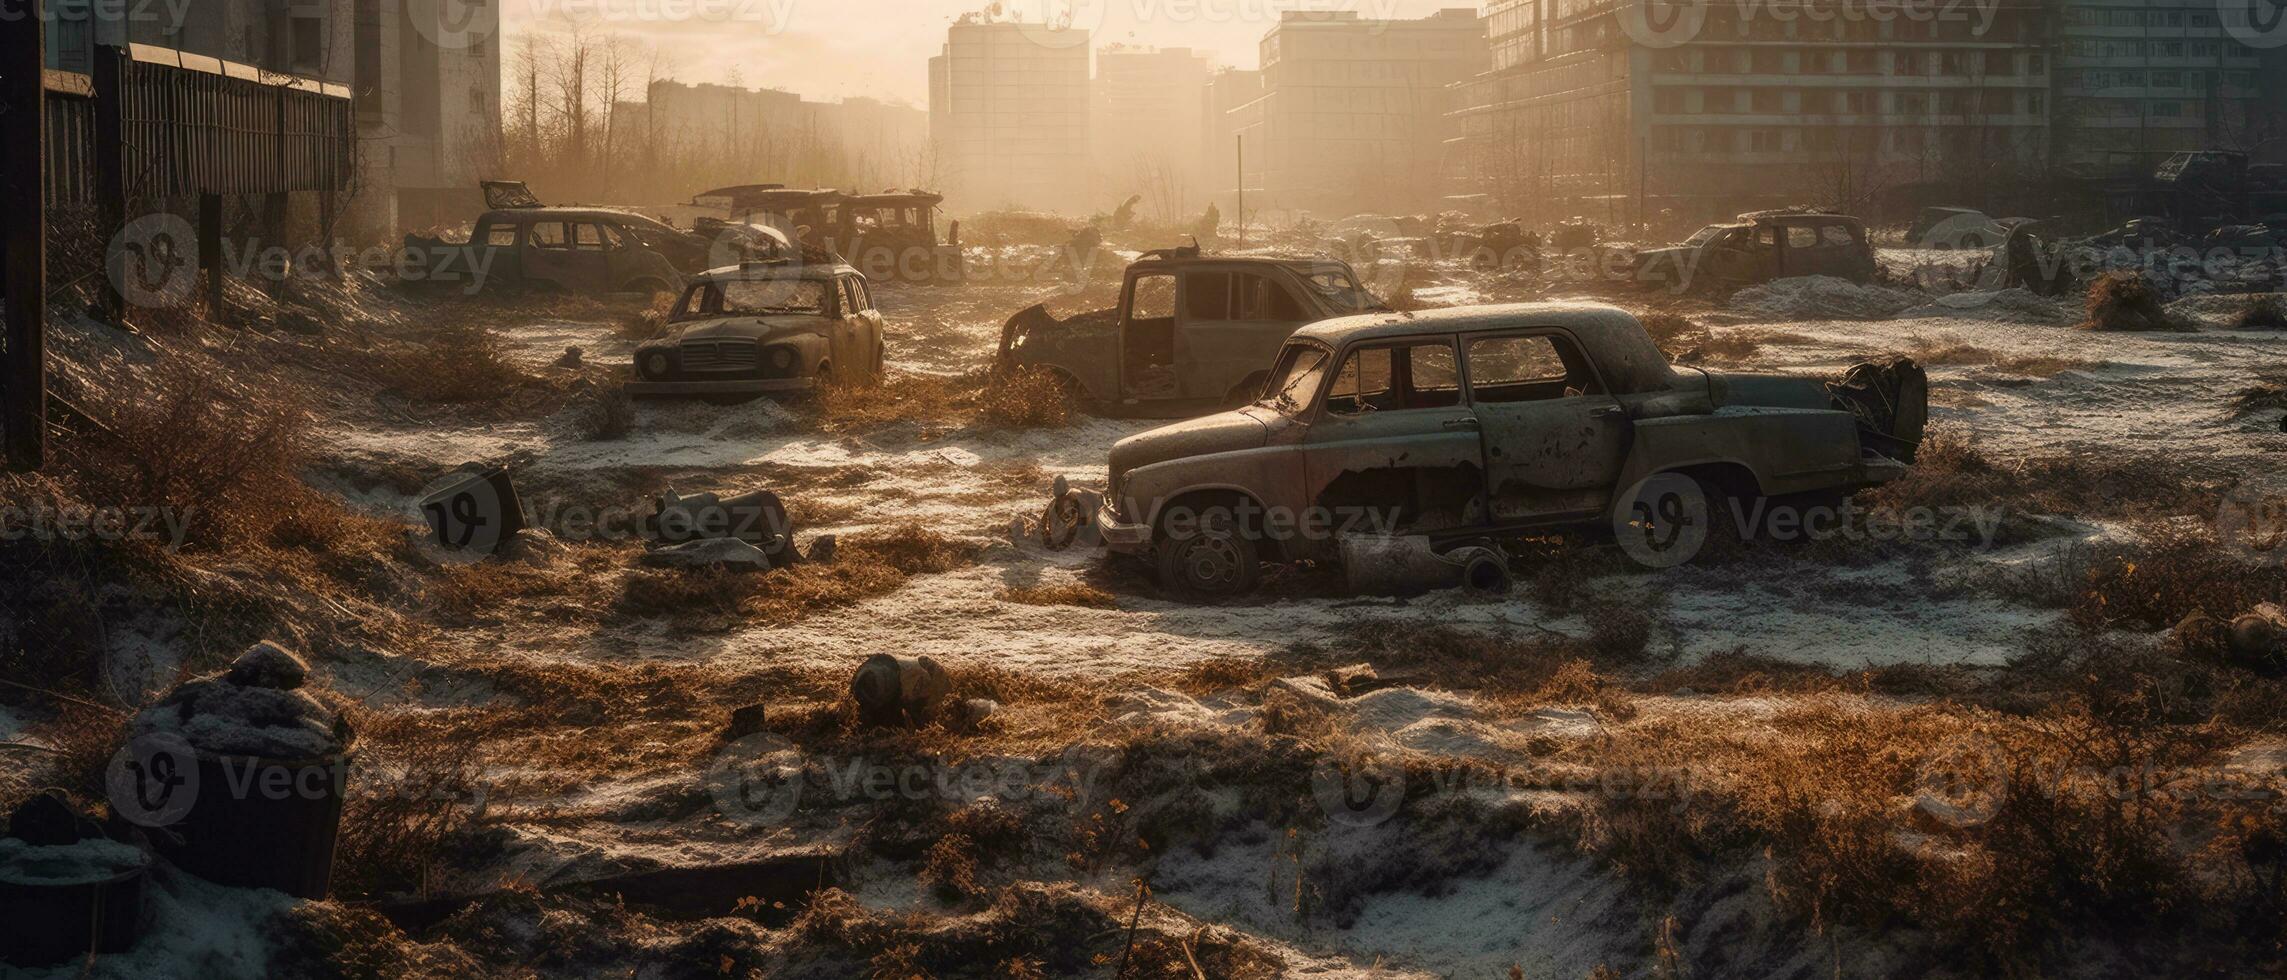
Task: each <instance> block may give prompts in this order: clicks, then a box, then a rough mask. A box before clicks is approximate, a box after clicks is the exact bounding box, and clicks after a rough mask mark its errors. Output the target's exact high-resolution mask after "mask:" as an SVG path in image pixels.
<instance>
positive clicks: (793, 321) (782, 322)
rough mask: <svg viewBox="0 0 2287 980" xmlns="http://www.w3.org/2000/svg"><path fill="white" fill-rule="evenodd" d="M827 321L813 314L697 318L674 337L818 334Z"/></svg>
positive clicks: (760, 337) (768, 337)
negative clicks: (712, 318)
mask: <svg viewBox="0 0 2287 980" xmlns="http://www.w3.org/2000/svg"><path fill="white" fill-rule="evenodd" d="M827 323H828V321H827V320H826V319H825V318H824V317H816V316H800V315H791V316H733V317H724V318H722V319H719V320H700V321H697V322H695V323H692V324H690V325H689V326H686V327H684V328H683V329H682V330H680V331H677V332H676V333H675V335H674V339H676V340H677V341H684V340H760V341H770V340H777V339H779V338H781V337H785V336H789V335H792V334H804V333H818V332H820V331H823V330H825V329H826V325H827Z"/></svg>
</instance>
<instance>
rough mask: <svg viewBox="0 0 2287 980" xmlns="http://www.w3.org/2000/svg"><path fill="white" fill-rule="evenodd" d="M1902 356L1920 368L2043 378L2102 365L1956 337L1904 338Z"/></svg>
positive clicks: (1911, 336)
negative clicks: (1959, 367)
mask: <svg viewBox="0 0 2287 980" xmlns="http://www.w3.org/2000/svg"><path fill="white" fill-rule="evenodd" d="M1906 355H1907V356H1909V357H1912V358H1913V359H1914V361H1915V363H1918V364H1920V365H1922V366H1923V367H1942V366H1945V365H1949V364H1950V365H1964V366H1989V367H1993V368H1996V369H1998V370H2001V371H2004V372H2007V373H2010V374H2023V375H2029V376H2032V377H2036V378H2047V377H2053V376H2055V375H2058V374H2061V373H2063V372H2066V371H2087V370H2091V369H2094V368H2100V367H2103V366H2105V365H2104V362H2102V361H2090V360H2085V359H2082V358H2077V357H2059V356H2057V355H2054V354H2002V353H1999V352H1997V351H1993V350H1990V349H1988V348H1984V347H1979V346H1977V345H1975V344H1972V343H1970V342H1969V341H1967V340H1964V339H1962V338H1961V336H1960V335H1958V334H1945V335H1943V336H1940V337H1935V338H1932V337H1928V336H1924V335H1921V334H1913V335H1910V336H1908V337H1907V338H1906Z"/></svg>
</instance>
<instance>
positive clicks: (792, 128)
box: [642, 80, 807, 179]
mask: <svg viewBox="0 0 2287 980" xmlns="http://www.w3.org/2000/svg"><path fill="white" fill-rule="evenodd" d="M644 94H645V97H646V98H647V99H648V100H649V102H648V103H647V105H646V110H645V112H644V115H643V119H642V122H643V133H644V138H645V139H647V140H649V141H650V142H652V143H654V144H657V145H660V146H665V147H672V148H673V150H674V152H677V153H684V154H695V155H702V156H704V155H722V154H728V153H740V154H754V153H759V152H761V151H762V149H763V148H764V147H765V146H767V145H768V144H771V143H774V142H782V143H789V144H790V143H792V142H793V141H794V140H795V139H796V138H797V137H798V135H799V134H800V133H801V132H802V129H803V127H804V125H805V123H806V122H807V117H806V114H805V113H804V112H803V109H802V97H801V96H799V95H796V94H794V93H792V92H782V91H779V90H777V89H768V88H764V89H750V88H742V87H739V86H736V85H716V84H713V83H710V82H700V83H697V84H692V83H687V82H675V81H665V80H662V81H655V82H652V83H651V85H650V87H649V88H648V89H647V90H646V92H645V93H644ZM756 179H760V178H759V177H758V178H756Z"/></svg>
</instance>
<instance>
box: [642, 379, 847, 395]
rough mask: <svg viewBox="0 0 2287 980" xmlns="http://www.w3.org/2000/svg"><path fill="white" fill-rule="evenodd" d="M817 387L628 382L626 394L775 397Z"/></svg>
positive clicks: (808, 383)
mask: <svg viewBox="0 0 2287 980" xmlns="http://www.w3.org/2000/svg"><path fill="white" fill-rule="evenodd" d="M816 386H817V382H815V381H814V380H812V379H810V378H734V379H730V380H723V381H630V382H628V383H627V393H628V394H629V395H631V396H637V397H653V398H655V397H662V396H664V397H673V396H677V395H777V394H786V393H792V392H805V391H809V390H811V389H812V388H814V387H816Z"/></svg>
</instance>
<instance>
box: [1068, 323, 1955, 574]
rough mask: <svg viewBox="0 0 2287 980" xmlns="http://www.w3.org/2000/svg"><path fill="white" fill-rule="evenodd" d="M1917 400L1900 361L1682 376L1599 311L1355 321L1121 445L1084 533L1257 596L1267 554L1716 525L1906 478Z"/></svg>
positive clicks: (1281, 556) (1318, 555)
mask: <svg viewBox="0 0 2287 980" xmlns="http://www.w3.org/2000/svg"><path fill="white" fill-rule="evenodd" d="M1927 403H1928V392H1927V381H1926V379H1925V378H1923V376H1922V374H1921V371H1920V369H1919V368H1918V367H1915V366H1914V365H1913V364H1912V362H1910V361H1905V360H1903V359H1901V360H1899V361H1897V362H1894V363H1891V364H1888V365H1885V366H1883V367H1882V368H1881V369H1870V366H1862V368H1860V369H1854V370H1853V372H1852V374H1851V375H1849V376H1848V378H1847V381H1846V383H1838V384H1835V385H1828V384H1824V383H1822V382H1820V381H1818V380H1816V379H1809V378H1792V377H1778V376H1756V375H1723V374H1710V373H1708V372H1706V371H1702V370H1699V369H1696V368H1681V367H1676V366H1672V365H1670V364H1669V363H1668V360H1667V358H1666V357H1665V356H1663V355H1662V354H1661V353H1660V349H1659V347H1658V346H1656V345H1655V344H1654V343H1653V342H1652V340H1651V338H1650V337H1649V336H1647V335H1646V334H1645V332H1644V328H1643V326H1642V324H1640V323H1638V322H1637V321H1636V318H1635V317H1633V316H1630V315H1629V314H1628V313H1626V312H1624V311H1622V310H1619V309H1616V308H1613V307H1609V306H1602V305H1596V304H1529V305H1515V306H1483V307H1464V308H1456V309H1447V310H1434V311H1427V312H1421V313H1411V314H1384V315H1373V316H1354V317H1345V318H1342V319H1339V320H1332V321H1329V322H1326V323H1319V324H1314V325H1312V326H1308V327H1304V328H1303V329H1301V330H1300V331H1297V332H1296V333H1295V335H1294V337H1293V338H1292V339H1291V340H1289V341H1288V342H1287V344H1286V346H1285V348H1284V349H1283V350H1281V351H1280V352H1279V355H1278V358H1277V361H1276V366H1275V368H1274V369H1273V370H1272V373H1271V378H1270V381H1269V382H1268V383H1267V384H1266V385H1264V387H1263V391H1262V397H1261V398H1260V399H1259V400H1258V401H1256V402H1255V403H1254V404H1252V405H1249V406H1247V407H1245V408H1242V409H1238V410H1235V411H1230V412H1224V413H1221V414H1217V415H1212V416H1208V417H1205V418H1199V419H1193V420H1191V421H1188V422H1180V423H1176V424H1173V425H1168V426H1162V427H1160V428H1157V429H1153V430H1151V431H1149V432H1144V433H1141V434H1138V435H1134V436H1130V437H1128V438H1126V439H1122V440H1120V441H1119V443H1118V444H1116V445H1114V446H1113V447H1112V452H1111V466H1110V474H1111V484H1110V486H1109V488H1108V492H1107V493H1106V494H1105V495H1104V498H1103V499H1104V501H1105V503H1104V505H1103V509H1102V510H1101V511H1100V512H1099V513H1098V514H1096V515H1095V517H1094V520H1095V523H1096V529H1097V532H1098V534H1099V535H1100V537H1101V539H1102V540H1103V542H1104V543H1105V544H1106V545H1107V546H1108V547H1110V548H1111V549H1113V550H1115V551H1119V552H1124V553H1130V554H1137V555H1150V556H1153V557H1154V558H1156V561H1157V564H1158V568H1159V573H1160V576H1161V578H1162V581H1163V582H1164V584H1165V585H1166V586H1167V587H1168V588H1169V589H1170V590H1171V591H1176V592H1181V593H1186V594H1191V595H1197V596H1219V595H1229V594H1235V593H1240V592H1244V591H1246V590H1247V589H1249V588H1250V587H1252V586H1253V585H1254V583H1255V581H1256V578H1257V575H1258V573H1259V564H1258V563H1259V562H1261V561H1264V560H1270V561H1295V560H1302V559H1311V560H1318V561H1338V560H1339V559H1340V556H1341V551H1342V548H1341V543H1340V542H1341V539H1342V538H1343V537H1345V536H1346V534H1347V533H1355V532H1360V531H1374V532H1380V533H1385V534H1386V533H1395V534H1407V535H1423V536H1426V537H1428V538H1429V539H1430V541H1431V542H1433V543H1434V544H1437V545H1440V546H1445V545H1451V544H1455V543H1464V542H1476V541H1484V540H1488V539H1490V540H1499V539H1500V538H1503V537H1508V536H1516V535H1522V534H1527V533H1538V532H1540V531H1542V530H1545V529H1550V528H1564V527H1568V526H1591V527H1596V526H1607V527H1617V526H1618V525H1614V524H1613V523H1612V522H1613V521H1614V519H1615V517H1616V516H1618V517H1621V518H1624V519H1625V518H1630V517H1632V516H1637V515H1653V518H1654V519H1653V520H1652V523H1653V524H1656V525H1658V527H1657V530H1658V531H1659V532H1660V533H1673V531H1674V527H1675V525H1676V523H1677V522H1679V521H1681V522H1686V523H1689V522H1695V521H1696V522H1698V523H1699V526H1700V527H1701V528H1702V529H1703V530H1704V529H1706V528H1709V527H1714V526H1718V525H1716V524H1714V523H1711V518H1717V519H1720V515H1727V514H1729V513H1731V510H1730V509H1729V508H1723V509H1721V510H1718V505H1719V503H1720V502H1722V501H1726V500H1741V501H1747V500H1755V499H1765V498H1793V499H1800V496H1799V495H1839V494H1842V493H1846V492H1849V491H1852V490H1856V489H1859V488H1863V487H1867V486H1871V485H1874V484H1878V483H1882V482H1885V481H1888V480H1891V479H1895V478H1896V477H1898V476H1900V475H1901V474H1903V473H1904V472H1905V469H1906V465H1907V463H1908V462H1910V461H1911V460H1912V457H1913V449H1914V447H1915V445H1916V444H1917V443H1918V442H1919V440H1920V438H1921V431H1922V426H1923V424H1924V421H1925V419H1926V416H1927ZM1662 475H1665V476H1666V477H1667V478H1666V479H1658V480H1655V479H1652V478H1653V477H1656V476H1662ZM1053 510H1054V508H1052V511H1053ZM1651 532H1652V528H1651V527H1650V525H1647V527H1646V529H1645V533H1647V534H1649V533H1651ZM1622 543H1623V544H1624V545H1625V544H1627V543H1628V542H1627V541H1626V540H1625V539H1624V540H1623V542H1622ZM1650 544H1652V545H1658V546H1660V547H1672V546H1673V542H1672V540H1671V541H1669V542H1667V543H1664V544H1663V543H1662V542H1658V541H1653V542H1650ZM1685 557H1688V556H1685ZM1678 560H1679V561H1680V560H1682V559H1680V558H1679V559H1678Z"/></svg>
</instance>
